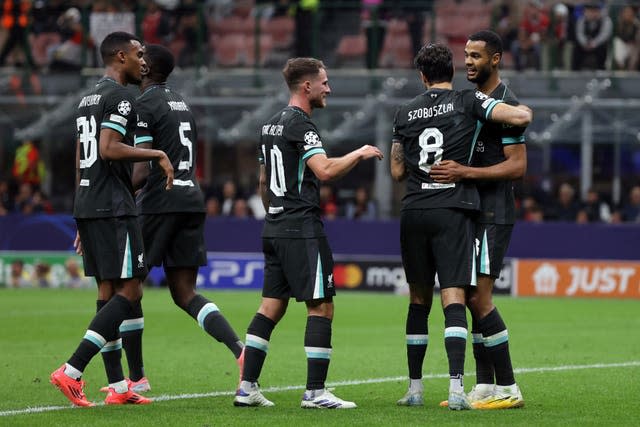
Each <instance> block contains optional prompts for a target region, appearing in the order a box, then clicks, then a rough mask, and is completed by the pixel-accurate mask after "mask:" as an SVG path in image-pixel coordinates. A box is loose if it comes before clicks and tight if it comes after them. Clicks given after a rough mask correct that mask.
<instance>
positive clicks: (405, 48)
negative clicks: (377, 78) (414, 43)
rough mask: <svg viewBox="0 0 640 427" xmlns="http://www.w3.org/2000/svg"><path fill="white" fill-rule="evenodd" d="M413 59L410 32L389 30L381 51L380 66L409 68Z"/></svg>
mask: <svg viewBox="0 0 640 427" xmlns="http://www.w3.org/2000/svg"><path fill="white" fill-rule="evenodd" d="M412 61H413V52H412V50H411V39H410V38H409V34H408V33H394V32H391V31H388V32H387V34H386V35H385V38H384V43H383V44H382V51H381V52H380V62H379V64H380V67H383V68H407V67H410V66H411V63H412Z"/></svg>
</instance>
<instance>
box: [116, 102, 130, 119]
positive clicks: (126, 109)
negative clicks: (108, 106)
mask: <svg viewBox="0 0 640 427" xmlns="http://www.w3.org/2000/svg"><path fill="white" fill-rule="evenodd" d="M118 112H119V113H120V114H122V115H123V116H126V115H128V114H129V113H130V112H131V103H130V102H129V101H120V103H119V104H118Z"/></svg>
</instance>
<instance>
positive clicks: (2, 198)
mask: <svg viewBox="0 0 640 427" xmlns="http://www.w3.org/2000/svg"><path fill="white" fill-rule="evenodd" d="M12 210H13V199H12V197H11V192H10V191H9V181H7V180H6V179H2V180H0V216H5V215H7V214H8V213H9V212H11V211H12Z"/></svg>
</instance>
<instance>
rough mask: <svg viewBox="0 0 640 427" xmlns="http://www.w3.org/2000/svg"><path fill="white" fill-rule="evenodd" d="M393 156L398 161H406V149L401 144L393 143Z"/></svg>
mask: <svg viewBox="0 0 640 427" xmlns="http://www.w3.org/2000/svg"><path fill="white" fill-rule="evenodd" d="M391 157H392V158H393V160H395V161H396V162H404V150H403V148H402V145H401V144H398V143H397V142H394V143H393V144H392V145H391Z"/></svg>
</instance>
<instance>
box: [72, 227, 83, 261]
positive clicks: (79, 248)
mask: <svg viewBox="0 0 640 427" xmlns="http://www.w3.org/2000/svg"><path fill="white" fill-rule="evenodd" d="M73 247H74V248H76V253H77V254H78V255H82V242H81V241H80V233H79V232H77V231H76V238H75V239H74V240H73Z"/></svg>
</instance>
